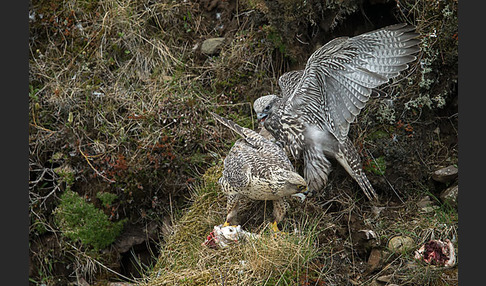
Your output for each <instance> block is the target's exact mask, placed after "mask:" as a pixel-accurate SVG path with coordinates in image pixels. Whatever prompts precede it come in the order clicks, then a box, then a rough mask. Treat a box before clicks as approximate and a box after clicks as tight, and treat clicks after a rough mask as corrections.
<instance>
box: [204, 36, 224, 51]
mask: <svg viewBox="0 0 486 286" xmlns="http://www.w3.org/2000/svg"><path fill="white" fill-rule="evenodd" d="M223 43H224V38H210V39H206V40H205V41H204V42H203V43H202V45H201V53H203V54H206V55H215V54H217V53H218V52H219V50H220V49H221V45H222V44H223Z"/></svg>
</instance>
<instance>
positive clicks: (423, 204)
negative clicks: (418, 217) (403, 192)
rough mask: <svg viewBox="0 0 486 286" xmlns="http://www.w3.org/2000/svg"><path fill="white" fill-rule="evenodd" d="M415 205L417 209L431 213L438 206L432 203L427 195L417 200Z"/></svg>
mask: <svg viewBox="0 0 486 286" xmlns="http://www.w3.org/2000/svg"><path fill="white" fill-rule="evenodd" d="M417 207H419V211H420V212H421V213H431V212H433V211H434V210H436V209H438V208H439V207H438V206H434V205H432V201H431V200H430V197H429V196H425V197H423V198H422V199H421V200H420V201H418V202H417Z"/></svg>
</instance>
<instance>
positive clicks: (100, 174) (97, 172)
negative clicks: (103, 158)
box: [78, 146, 116, 183]
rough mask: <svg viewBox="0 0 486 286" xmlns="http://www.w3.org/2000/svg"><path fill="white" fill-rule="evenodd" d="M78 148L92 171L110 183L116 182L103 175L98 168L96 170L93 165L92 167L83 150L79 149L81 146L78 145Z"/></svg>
mask: <svg viewBox="0 0 486 286" xmlns="http://www.w3.org/2000/svg"><path fill="white" fill-rule="evenodd" d="M78 150H79V152H80V153H81V155H83V157H84V159H86V162H88V165H89V166H90V167H91V169H93V171H95V173H96V174H97V175H98V176H100V177H102V178H103V179H105V180H107V181H108V182H110V183H114V182H116V181H115V180H112V179H109V178H108V177H106V176H105V175H103V174H102V173H100V172H99V171H98V170H96V168H95V167H93V165H92V164H91V162H90V161H89V158H88V156H86V154H84V152H83V151H82V150H81V146H78Z"/></svg>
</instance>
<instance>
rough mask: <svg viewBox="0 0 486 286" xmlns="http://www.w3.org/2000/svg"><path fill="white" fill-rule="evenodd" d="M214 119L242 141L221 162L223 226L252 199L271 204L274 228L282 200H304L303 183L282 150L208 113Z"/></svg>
mask: <svg viewBox="0 0 486 286" xmlns="http://www.w3.org/2000/svg"><path fill="white" fill-rule="evenodd" d="M212 115H213V116H214V118H215V119H216V120H217V121H219V122H220V123H222V124H224V125H225V126H227V127H228V128H230V129H232V130H233V131H235V132H236V133H238V134H239V135H240V136H242V137H243V138H241V139H238V140H237V141H236V143H235V144H234V145H233V147H232V148H231V150H230V151H229V153H228V155H227V156H226V158H225V160H224V170H223V175H222V176H221V178H220V179H219V181H218V183H219V184H220V186H221V188H222V190H223V192H224V193H225V194H226V195H227V212H228V214H227V216H226V222H225V225H229V224H230V223H232V224H237V214H238V211H239V210H240V209H244V208H246V206H248V203H249V202H250V201H252V200H271V201H273V214H274V217H275V221H274V225H273V227H274V229H275V230H278V228H277V223H278V222H280V221H281V220H282V219H283V217H284V216H285V213H286V212H287V209H288V203H287V202H286V200H285V197H288V196H292V195H293V196H299V197H301V198H305V196H304V194H303V193H304V192H306V191H307V184H306V181H305V180H304V178H303V177H302V176H300V175H299V174H298V173H296V172H295V170H294V167H293V165H292V163H291V162H290V160H289V158H288V157H287V155H286V153H285V151H284V150H283V149H282V148H280V147H279V146H277V145H276V144H275V143H273V142H272V141H270V140H267V139H265V138H264V137H263V136H261V135H260V134H258V133H256V132H255V131H253V130H251V129H248V128H244V127H241V126H239V125H238V124H236V123H235V122H233V121H231V120H229V119H226V118H223V117H221V116H219V115H217V114H214V113H212Z"/></svg>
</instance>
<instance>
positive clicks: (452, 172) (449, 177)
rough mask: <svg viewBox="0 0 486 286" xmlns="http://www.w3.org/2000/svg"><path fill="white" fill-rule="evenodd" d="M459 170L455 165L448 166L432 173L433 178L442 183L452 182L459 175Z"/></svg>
mask: <svg viewBox="0 0 486 286" xmlns="http://www.w3.org/2000/svg"><path fill="white" fill-rule="evenodd" d="M458 173H459V170H458V169H457V168H456V167H455V166H452V165H451V166H447V167H445V168H442V169H439V170H437V171H435V172H433V173H432V179H434V181H437V182H440V183H450V182H452V181H454V180H455V179H456V178H457V176H458Z"/></svg>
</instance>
